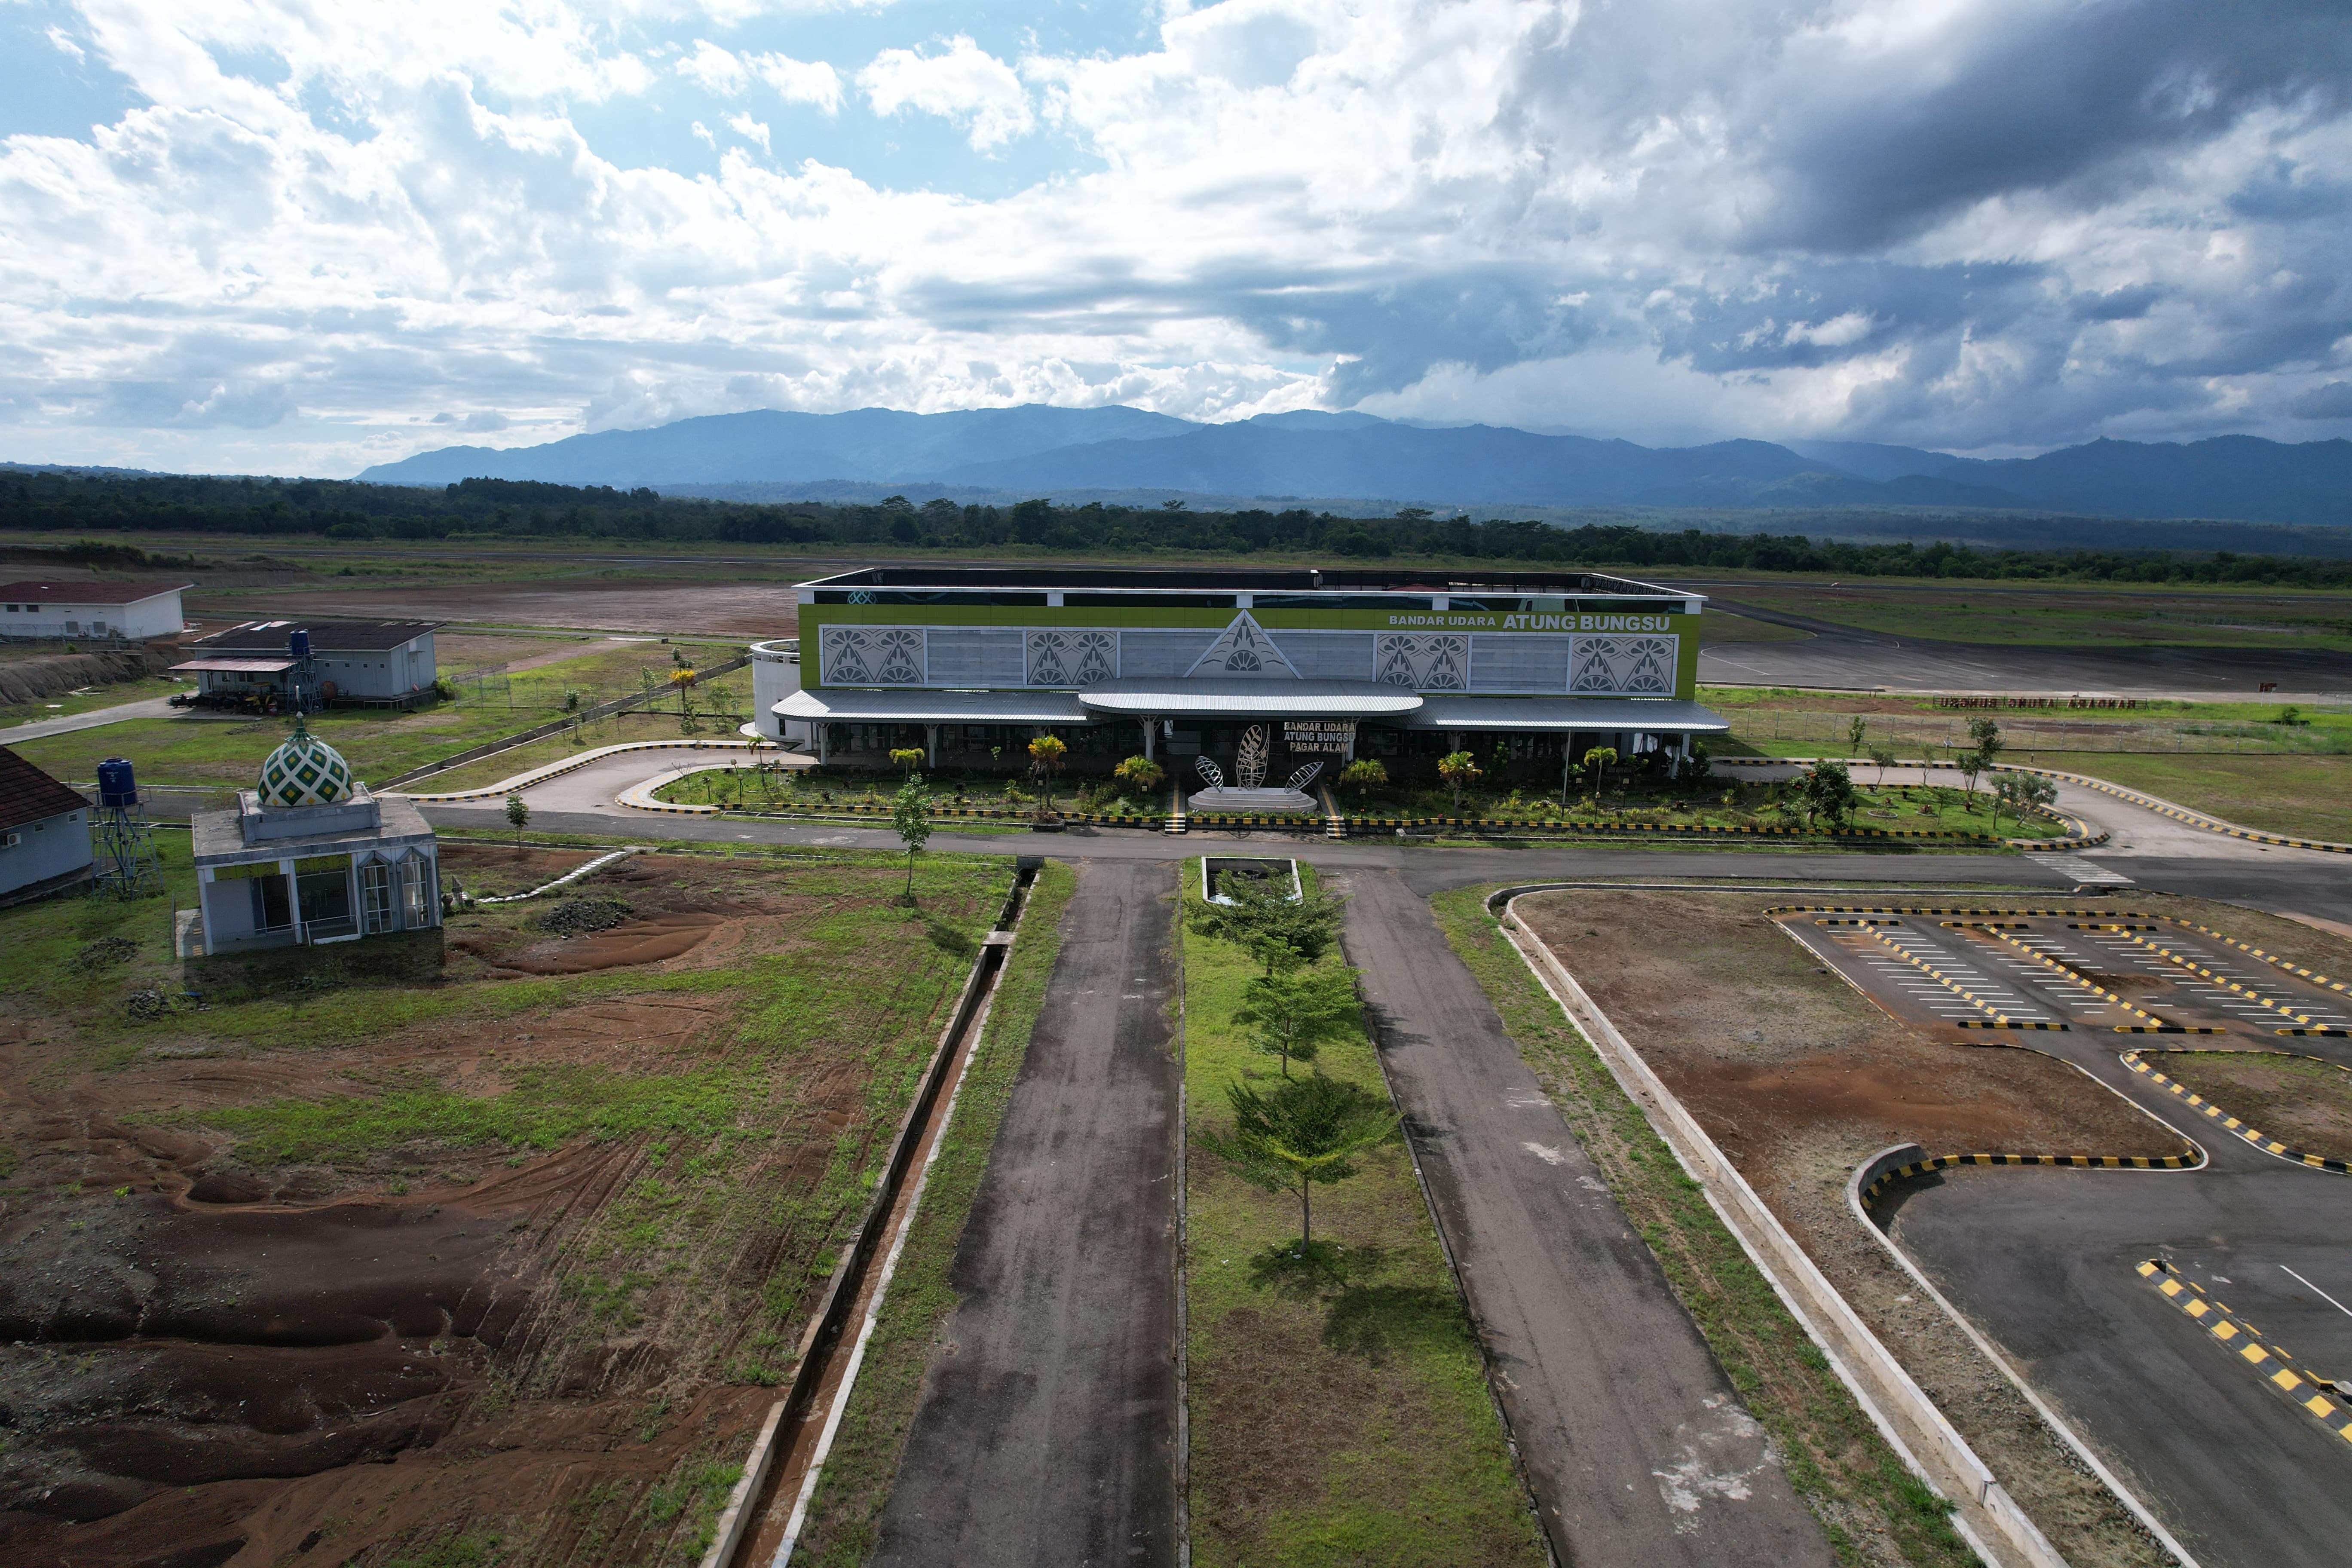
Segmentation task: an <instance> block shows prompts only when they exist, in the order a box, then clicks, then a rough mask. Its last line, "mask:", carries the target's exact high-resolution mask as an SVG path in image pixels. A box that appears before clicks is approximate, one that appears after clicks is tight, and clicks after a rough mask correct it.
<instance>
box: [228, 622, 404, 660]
mask: <svg viewBox="0 0 2352 1568" xmlns="http://www.w3.org/2000/svg"><path fill="white" fill-rule="evenodd" d="M444 624H445V623H443V622H440V621H325V620H320V621H314V620H306V619H303V618H302V617H300V616H289V617H287V618H285V619H282V620H275V621H247V622H246V623H245V624H244V625H243V626H231V627H229V628H228V630H226V631H225V632H215V633H213V635H212V636H210V637H199V638H197V639H196V640H195V641H194V643H192V644H191V645H189V646H191V647H197V648H202V649H205V651H207V652H213V653H238V652H243V651H246V650H247V649H250V650H253V651H256V652H268V653H283V652H284V651H285V650H286V637H287V634H289V632H299V631H307V632H309V633H310V649H311V651H312V652H313V653H383V652H385V651H387V650H389V649H392V648H396V647H400V646H401V645H403V644H404V643H407V642H410V641H412V640H414V639H415V638H417V637H423V636H424V635H425V633H426V632H429V631H434V630H436V629H438V628H439V627H440V626H443V625H444Z"/></svg>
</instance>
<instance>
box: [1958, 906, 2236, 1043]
mask: <svg viewBox="0 0 2352 1568" xmlns="http://www.w3.org/2000/svg"><path fill="white" fill-rule="evenodd" d="M1944 923H1945V924H1947V925H1949V926H1953V927H1955V928H1958V929H1963V930H1969V931H1983V932H1984V933H1985V935H1987V936H1988V937H1990V938H1991V939H1992V940H1993V941H1995V942H1999V943H2000V944H2001V945H2002V946H2003V947H2006V948H2009V949H2010V950H2011V951H2012V952H2021V953H2023V954H2024V955H2025V956H2026V957H2028V958H2030V959H2032V961H2033V962H2034V963H2038V964H2040V965H2042V967H2043V968H2044V969H2053V970H2056V971H2057V972H2058V973H2060V974H2063V975H2064V976H2065V977H2066V978H2067V979H2068V980H2069V981H2071V982H2073V983H2074V984H2076V985H2079V986H2081V987H2082V988H2083V989H2084V990H2085V991H2088V992H2089V993H2090V994H2092V995H2094V996H2098V997H2102V998H2104V999H2105V1000H2106V1001H2107V1002H2108V1003H2110V1004H2112V1005H2115V1006H2117V1007H2120V1008H2122V1009H2123V1010H2124V1011H2125V1012H2126V1013H2129V1014H2130V1015H2131V1016H2133V1017H2135V1018H2145V1019H2147V1022H2146V1023H2144V1024H2118V1025H2116V1033H2117V1034H2132V1035H2185V1034H2188V1033H2189V1032H2190V1029H2189V1026H2187V1025H2185V1024H2173V1023H2168V1022H2167V1021H2166V1020H2164V1019H2162V1018H2159V1017H2158V1016H2156V1015H2155V1014H2153V1013H2150V1012H2147V1011H2145V1010H2143V1009H2141V1008H2138V1007H2135V1006H2133V1005H2131V1004H2130V1003H2128V1002H2126V1001H2125V1000H2124V999H2123V998H2122V997H2120V996H2118V995H2116V994H2115V993H2114V992H2112V991H2109V990H2107V989H2106V988H2105V986H2101V985H2094V984H2091V982H2090V980H2089V979H2088V978H2087V977H2085V976H2084V974H2083V973H2082V972H2081V971H2080V970H2077V969H2075V968H2074V966H2073V965H2072V964H2065V963H2059V962H2058V961H2057V960H2056V959H2054V958H2053V957H2051V956H2050V955H2049V954H2048V953H2046V952H2036V951H2035V950H2034V949H2032V948H2030V947H2028V946H2026V945H2025V944H2024V943H2023V942H2020V941H2018V940H2017V939H2016V938H2015V937H2013V936H2006V935H2003V934H2002V933H2001V932H2000V931H1999V930H1997V929H1995V928H1994V927H1992V926H1990V925H1979V924H1976V923H1973V922H1964V921H1945V922H1944ZM2196 1032H2198V1033H2200V1034H2213V1035H2218V1034H2220V1033H2221V1030H2219V1029H2200V1030H2198V1031H2196Z"/></svg>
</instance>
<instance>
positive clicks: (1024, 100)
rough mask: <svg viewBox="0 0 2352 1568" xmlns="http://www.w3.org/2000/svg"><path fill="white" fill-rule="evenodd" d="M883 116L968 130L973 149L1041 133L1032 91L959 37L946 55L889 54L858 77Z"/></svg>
mask: <svg viewBox="0 0 2352 1568" xmlns="http://www.w3.org/2000/svg"><path fill="white" fill-rule="evenodd" d="M857 85H858V86H859V87H861V88H863V89H866V101H867V102H868V103H870V104H872V105H873V106H874V112H875V113H877V114H896V113H898V110H901V109H916V110H921V111H922V112H923V113H925V114H936V115H939V116H940V118H942V119H945V120H950V121H954V122H955V123H957V124H958V125H961V126H963V127H964V128H965V130H966V131H967V132H969V133H970V135H971V144H972V147H973V148H974V149H975V150H976V151H980V152H985V151H987V150H988V149H989V148H991V147H994V146H997V145H999V144H1000V143H1003V142H1009V141H1012V140H1013V138H1014V137H1017V136H1026V135H1027V134H1029V132H1031V131H1032V130H1034V129H1035V127H1036V124H1037V116H1036V111H1035V110H1034V109H1033V108H1032V107H1031V105H1030V102H1029V89H1027V88H1025V87H1024V86H1022V85H1021V78H1020V76H1019V75H1018V74H1017V73H1015V72H1014V70H1013V68H1012V67H1011V66H1008V65H1006V64H1005V63H1004V62H1003V60H1000V59H998V58H996V57H995V56H994V55H992V54H990V53H989V52H988V51H987V50H985V49H983V48H982V47H980V46H979V45H978V44H975V43H973V42H972V41H971V38H970V37H967V36H965V35H963V34H961V33H959V34H958V35H956V36H955V37H952V38H950V39H949V40H948V41H947V49H946V51H945V52H944V53H940V54H928V55H927V54H922V53H919V52H918V51H917V50H914V49H885V50H883V51H882V52H881V53H880V54H878V55H877V56H875V57H874V59H873V62H872V63H871V64H869V65H867V66H866V68H865V69H864V70H861V71H859V72H858V73H857Z"/></svg>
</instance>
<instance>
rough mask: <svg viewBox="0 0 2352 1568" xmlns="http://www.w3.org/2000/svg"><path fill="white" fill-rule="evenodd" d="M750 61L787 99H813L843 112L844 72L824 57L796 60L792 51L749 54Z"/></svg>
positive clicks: (828, 110)
mask: <svg viewBox="0 0 2352 1568" xmlns="http://www.w3.org/2000/svg"><path fill="white" fill-rule="evenodd" d="M748 63H749V64H750V66H751V68H752V69H753V70H754V71H756V72H758V73H759V77H760V79H761V81H764V82H766V83H767V84H768V85H769V86H770V87H772V88H774V89H776V96H777V97H779V98H781V99H782V100H784V101H785V102H786V103H810V104H814V105H815V106H816V107H817V108H819V109H822V110H824V111H825V112H826V113H827V114H834V113H837V112H839V110H840V109H841V75H840V73H839V72H837V71H835V69H834V68H832V67H831V66H829V65H827V64H825V63H824V61H823V60H796V59H794V58H792V56H790V55H752V56H750V57H748Z"/></svg>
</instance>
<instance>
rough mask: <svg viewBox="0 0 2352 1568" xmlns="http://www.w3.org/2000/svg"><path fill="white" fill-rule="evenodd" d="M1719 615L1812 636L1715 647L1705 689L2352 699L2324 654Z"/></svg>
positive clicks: (1707, 653) (1748, 609)
mask: <svg viewBox="0 0 2352 1568" xmlns="http://www.w3.org/2000/svg"><path fill="white" fill-rule="evenodd" d="M1712 603H1713V604H1714V605H1715V607H1716V608H1717V609H1722V610H1728V611H1731V612H1733V613H1734V614H1736V615H1740V616H1747V617H1748V618H1749V619H1750V620H1758V621H1767V622H1769V623H1771V624H1772V625H1774V626H1792V627H1795V628H1796V629H1798V630H1801V631H1808V632H1811V633H1812V634H1813V635H1812V637H1810V638H1808V639H1807V640H1805V641H1803V642H1758V643H1717V644H1714V645H1713V646H1711V647H1704V648H1701V649H1700V650H1699V660H1698V678H1699V679H1700V680H1701V681H1703V682H1706V683H1709V684H1723V685H1738V686H1757V685H1768V686H1811V687H1827V688H1829V689H1838V688H1841V687H1843V688H1848V689H1853V688H1856V687H1860V688H1864V689H1881V688H1885V689H1894V690H1898V691H1922V690H1924V691H2004V692H2005V691H2027V692H2066V691H2095V692H2122V693H2135V692H2165V693H2170V692H2184V693H2187V692H2194V693H2201V694H2204V695H2208V696H2224V695H2236V696H2243V697H2253V696H2255V695H2257V694H2258V692H2259V690H2260V688H2261V687H2262V685H2263V682H2265V681H2275V682H2276V683H2277V684H2278V687H2279V689H2280V690H2281V691H2284V692H2296V693H2311V692H2320V691H2352V654H2347V653H2337V652H2334V651H2332V650H2329V649H2325V648H2263V647H2042V646H2040V645H2028V644H2015V645H2009V644H1989V643H1963V642H1941V641H1937V640H1935V639H1932V638H1926V637H1890V636H1887V635H1885V634H1884V633H1880V632H1867V631H1861V630H1857V629H1856V628H1854V627H1853V626H1840V625H1839V624H1837V623H1836V622H1834V621H1822V620H1815V619H1813V618H1812V617H1811V616H1796V615H1790V614H1789V613H1787V612H1786V611H1782V610H1770V609H1766V608H1764V607H1763V606H1762V605H1748V604H1742V603H1740V602H1739V601H1738V600H1737V599H1727V598H1717V599H1715V600H1713V601H1712Z"/></svg>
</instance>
